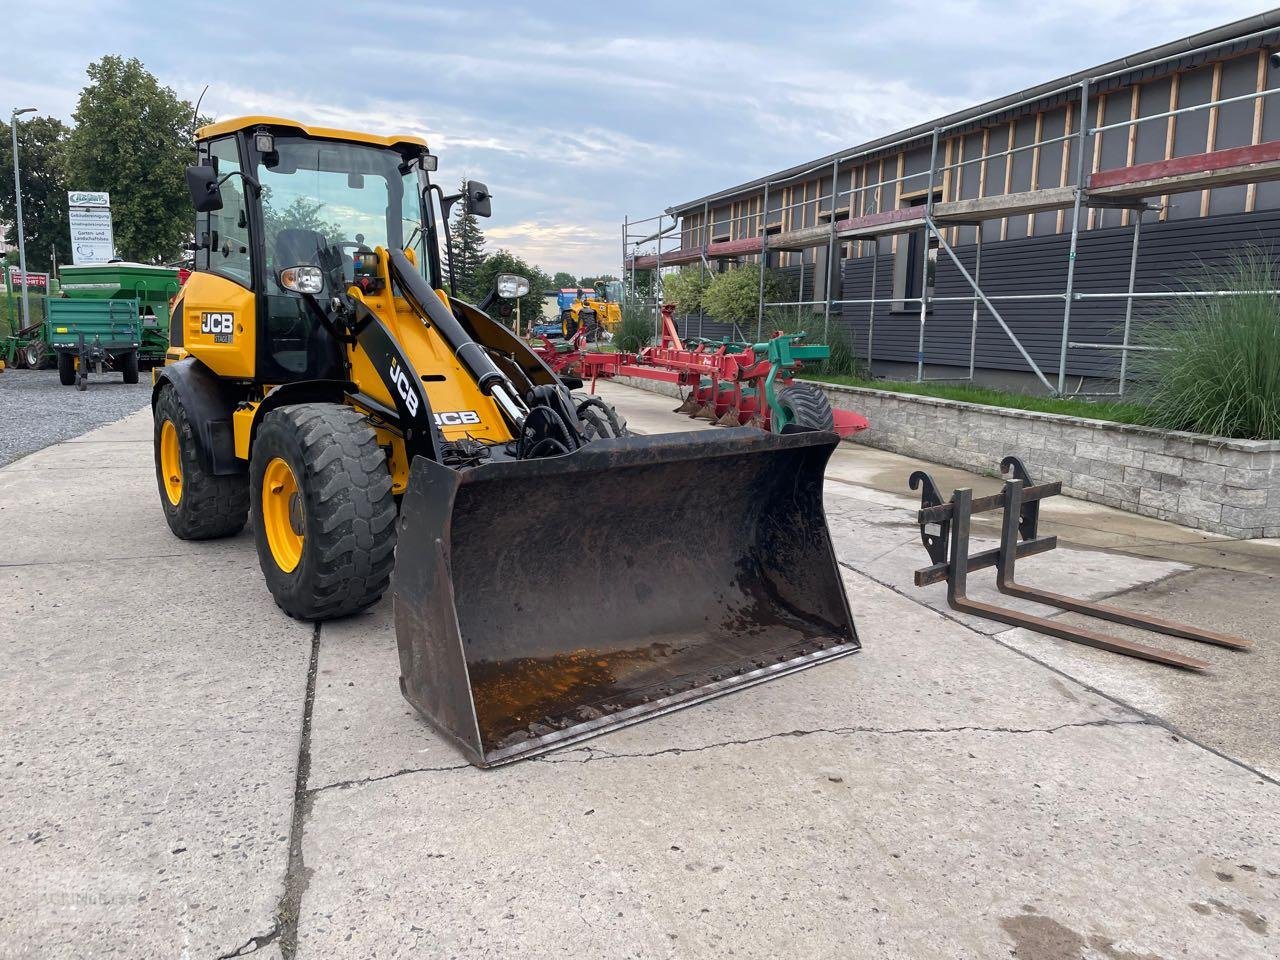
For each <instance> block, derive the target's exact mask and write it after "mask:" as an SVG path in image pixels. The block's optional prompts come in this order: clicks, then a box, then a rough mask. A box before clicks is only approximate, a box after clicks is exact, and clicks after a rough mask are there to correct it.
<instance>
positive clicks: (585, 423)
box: [573, 394, 630, 441]
mask: <svg viewBox="0 0 1280 960" xmlns="http://www.w3.org/2000/svg"><path fill="white" fill-rule="evenodd" d="M573 399H574V400H575V401H576V403H577V411H578V419H579V420H581V421H582V434H583V436H585V437H586V438H587V440H589V441H590V440H604V439H607V438H609V437H626V436H630V432H629V431H628V430H627V421H626V420H625V419H623V417H622V415H621V414H620V413H618V411H617V410H615V409H614V408H613V406H612V405H611V404H608V403H606V402H605V401H603V400H601V399H600V398H599V397H584V396H582V395H581V394H576V395H575V396H574V398H573Z"/></svg>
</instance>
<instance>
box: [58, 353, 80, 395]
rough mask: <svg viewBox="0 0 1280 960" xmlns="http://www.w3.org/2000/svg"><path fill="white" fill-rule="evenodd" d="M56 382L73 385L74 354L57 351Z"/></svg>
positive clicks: (66, 385)
mask: <svg viewBox="0 0 1280 960" xmlns="http://www.w3.org/2000/svg"><path fill="white" fill-rule="evenodd" d="M58 382H59V383H60V384H62V385H63V386H64V387H72V386H75V382H76V358H75V355H74V354H71V353H66V352H59V353H58Z"/></svg>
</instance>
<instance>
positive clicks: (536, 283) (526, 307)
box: [459, 250, 552, 325]
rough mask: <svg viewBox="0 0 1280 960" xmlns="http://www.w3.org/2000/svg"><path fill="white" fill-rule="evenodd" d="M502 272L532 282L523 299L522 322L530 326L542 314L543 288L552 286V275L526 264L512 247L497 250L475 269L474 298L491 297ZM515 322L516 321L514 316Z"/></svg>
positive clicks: (477, 300)
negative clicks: (530, 322) (510, 248)
mask: <svg viewBox="0 0 1280 960" xmlns="http://www.w3.org/2000/svg"><path fill="white" fill-rule="evenodd" d="M500 273H514V274H518V275H519V276H522V277H524V278H525V279H527V280H528V281H529V294H528V296H525V297H521V298H520V322H521V323H523V324H526V325H527V324H528V323H529V321H530V319H536V318H537V317H540V316H541V315H542V291H543V290H549V289H550V288H551V285H552V281H551V278H550V277H549V276H547V274H545V273H544V272H543V271H542V269H541V268H540V267H536V266H534V265H532V264H530V263H527V262H526V261H525V260H523V259H521V258H520V257H518V256H516V255H515V254H514V253H512V252H511V251H510V250H498V251H496V252H495V253H491V254H489V256H487V257H485V258H484V263H482V264H481V265H480V267H479V269H478V270H476V275H475V286H474V288H473V289H472V293H471V299H472V300H473V301H475V302H479V301H481V300H483V299H484V298H485V297H486V296H488V295H489V291H490V290H492V289H493V285H494V283H495V282H496V280H497V277H498V274H500ZM459 289H461V288H459ZM512 322H513V323H514V322H515V321H514V317H513V319H512Z"/></svg>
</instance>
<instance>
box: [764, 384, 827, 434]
mask: <svg viewBox="0 0 1280 960" xmlns="http://www.w3.org/2000/svg"><path fill="white" fill-rule="evenodd" d="M778 403H780V404H781V405H782V409H784V410H786V411H787V413H789V414H790V415H791V422H792V423H794V424H795V425H796V426H797V427H803V428H804V429H806V430H834V429H835V426H836V423H835V417H834V415H833V414H832V413H831V401H830V400H828V399H827V395H826V394H825V393H823V392H822V391H821V390H820V389H819V388H817V387H815V386H813V385H812V384H808V383H793V384H792V385H791V386H789V387H784V388H783V389H782V390H780V391H779V392H778Z"/></svg>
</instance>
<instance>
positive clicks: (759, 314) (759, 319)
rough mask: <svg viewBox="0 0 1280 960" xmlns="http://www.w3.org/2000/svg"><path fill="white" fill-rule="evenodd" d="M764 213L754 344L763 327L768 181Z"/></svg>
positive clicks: (767, 251) (767, 259)
mask: <svg viewBox="0 0 1280 960" xmlns="http://www.w3.org/2000/svg"><path fill="white" fill-rule="evenodd" d="M761 210H762V212H763V213H764V217H763V219H762V220H761V221H760V289H759V291H758V294H759V296H758V299H757V301H756V342H757V343H759V342H760V337H761V336H762V334H761V330H762V329H763V327H764V271H765V269H766V268H767V267H768V266H769V181H768V180H766V181H765V183H764V203H763V204H762V207H761Z"/></svg>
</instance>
